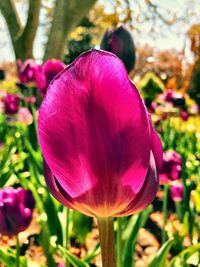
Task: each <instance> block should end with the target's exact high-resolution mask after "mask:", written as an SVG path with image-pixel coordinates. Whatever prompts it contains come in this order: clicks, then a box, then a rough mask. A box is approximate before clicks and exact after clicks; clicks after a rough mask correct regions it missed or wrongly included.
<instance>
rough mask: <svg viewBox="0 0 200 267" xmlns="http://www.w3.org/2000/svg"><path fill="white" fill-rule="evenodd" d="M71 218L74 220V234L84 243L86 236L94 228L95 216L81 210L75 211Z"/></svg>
mask: <svg viewBox="0 0 200 267" xmlns="http://www.w3.org/2000/svg"><path fill="white" fill-rule="evenodd" d="M71 219H72V220H73V227H72V235H73V236H74V237H75V238H76V239H77V240H78V241H79V242H80V243H81V244H84V241H85V238H86V236H87V235H88V234H89V233H90V232H91V230H92V223H93V218H92V217H88V216H85V215H83V214H81V213H79V212H73V213H72V216H71Z"/></svg>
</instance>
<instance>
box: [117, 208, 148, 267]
mask: <svg viewBox="0 0 200 267" xmlns="http://www.w3.org/2000/svg"><path fill="white" fill-rule="evenodd" d="M151 211H152V207H151V206H150V207H149V208H147V209H146V210H144V211H142V212H140V213H139V214H136V215H133V216H132V217H131V218H130V220H129V221H128V224H127V226H126V229H125V231H124V233H123V236H122V238H123V241H124V249H123V266H124V267H125V266H129V267H133V266H134V262H133V255H134V250H135V245H136V242H137V237H138V232H139V229H140V228H141V227H143V226H144V224H145V222H146V220H147V218H148V216H149V214H150V212H151ZM118 253H119V251H118Z"/></svg>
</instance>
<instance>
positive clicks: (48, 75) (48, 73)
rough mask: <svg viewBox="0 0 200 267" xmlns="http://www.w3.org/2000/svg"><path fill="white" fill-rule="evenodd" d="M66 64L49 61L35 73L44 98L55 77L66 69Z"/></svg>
mask: <svg viewBox="0 0 200 267" xmlns="http://www.w3.org/2000/svg"><path fill="white" fill-rule="evenodd" d="M65 67H66V66H65V64H64V63H63V62H62V61H60V60H58V59H49V60H47V61H46V62H45V63H44V65H42V66H40V67H39V68H38V69H37V70H36V71H35V82H36V84H37V86H38V89H39V90H40V93H41V95H42V96H44V95H45V94H46V91H47V87H48V86H49V84H50V82H51V81H52V80H53V79H54V78H55V76H56V75H57V74H58V73H59V72H61V71H62V70H63V69H64V68H65Z"/></svg>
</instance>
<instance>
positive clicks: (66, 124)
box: [38, 50, 162, 217]
mask: <svg viewBox="0 0 200 267" xmlns="http://www.w3.org/2000/svg"><path fill="white" fill-rule="evenodd" d="M38 127H39V143H40V146H41V149H42V153H43V156H44V159H45V160H44V172H45V178H46V182H47V185H48V187H49V189H50V191H51V193H52V194H53V195H54V197H55V198H57V200H59V201H60V202H61V203H62V204H63V205H66V206H68V207H69V208H72V209H74V210H77V211H79V212H82V213H84V214H86V215H89V216H96V217H109V216H124V215H129V214H133V213H135V212H138V211H140V210H143V209H144V208H146V207H147V206H148V205H149V204H150V203H151V202H152V200H153V199H154V197H155V195H156V192H157V189H158V177H157V171H158V170H159V169H160V168H161V166H162V146H161V142H160V139H159V137H158V136H157V134H156V132H155V131H154V129H153V127H152V124H151V120H150V118H149V115H148V113H147V111H146V108H145V106H144V103H143V101H142V99H141V97H140V95H139V93H138V90H137V88H136V87H135V85H134V84H133V83H132V82H131V81H130V80H129V78H128V74H127V72H126V70H125V68H124V65H123V64H122V62H121V61H120V60H119V59H118V58H117V57H116V56H115V55H113V54H111V53H108V52H105V51H101V50H90V51H88V52H86V53H84V54H82V55H81V56H80V57H79V58H78V59H77V60H75V61H74V62H73V63H72V64H71V65H69V66H67V68H66V69H65V70H64V71H62V72H61V73H60V74H59V75H58V76H57V78H56V79H54V80H53V82H52V83H51V84H50V86H49V88H48V91H47V94H46V97H45V98H44V100H43V103H42V105H41V108H40V111H39V121H38Z"/></svg>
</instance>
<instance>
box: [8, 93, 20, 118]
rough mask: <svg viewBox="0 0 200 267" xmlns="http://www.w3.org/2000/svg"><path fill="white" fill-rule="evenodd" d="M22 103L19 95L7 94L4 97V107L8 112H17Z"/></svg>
mask: <svg viewBox="0 0 200 267" xmlns="http://www.w3.org/2000/svg"><path fill="white" fill-rule="evenodd" d="M19 105H20V97H19V96H18V95H9V94H8V95H6V97H5V99H4V107H5V113H6V114H15V113H17V111H18V109H19Z"/></svg>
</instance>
